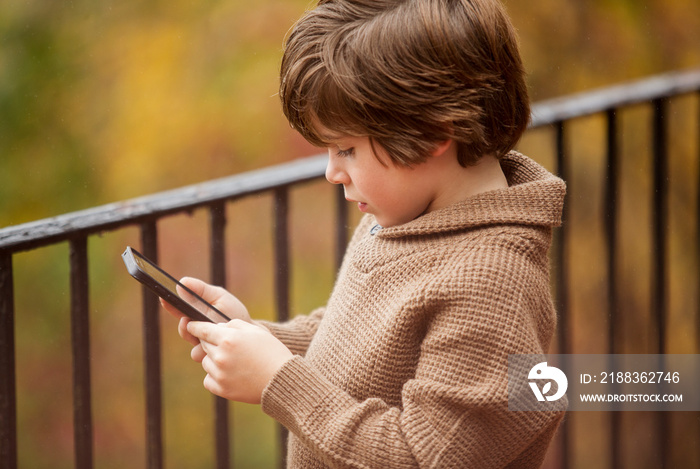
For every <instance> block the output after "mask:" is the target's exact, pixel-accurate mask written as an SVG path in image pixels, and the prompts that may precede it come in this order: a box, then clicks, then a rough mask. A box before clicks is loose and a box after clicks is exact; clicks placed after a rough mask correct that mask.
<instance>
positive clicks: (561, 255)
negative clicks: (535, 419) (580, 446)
mask: <svg viewBox="0 0 700 469" xmlns="http://www.w3.org/2000/svg"><path fill="white" fill-rule="evenodd" d="M554 129H555V145H556V169H555V171H556V173H557V174H558V175H559V177H561V178H562V179H563V180H564V181H566V183H567V185H568V191H570V190H571V186H570V181H569V178H568V175H569V163H568V158H567V155H566V132H565V125H564V121H559V122H557V123H556V124H555V125H554ZM568 207H569V204H568V203H567V202H566V201H565V203H564V209H563V212H562V226H561V227H559V228H558V230H557V231H558V232H557V235H556V236H555V239H554V246H553V248H554V256H555V271H556V298H557V311H558V315H559V326H558V328H559V334H558V335H557V346H558V349H559V353H560V354H568V353H570V350H569V348H570V344H569V337H568V334H569V320H570V318H569V287H568V283H569V278H568V270H567V263H566V253H567V246H568V238H569V229H568V225H567V222H568V218H569V217H568V214H569V208H568ZM571 418H572V417H571V415H569V416H567V418H566V419H565V420H564V422H563V424H562V426H561V430H560V432H559V433H560V439H561V461H560V464H559V467H561V468H562V469H568V467H569V466H570V457H571V448H570V444H569V439H570V438H569V433H570V431H571Z"/></svg>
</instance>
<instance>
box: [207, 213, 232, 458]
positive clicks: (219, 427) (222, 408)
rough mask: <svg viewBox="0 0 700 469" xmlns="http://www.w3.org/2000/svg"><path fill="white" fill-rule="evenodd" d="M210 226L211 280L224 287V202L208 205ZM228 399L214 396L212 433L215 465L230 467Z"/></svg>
mask: <svg viewBox="0 0 700 469" xmlns="http://www.w3.org/2000/svg"><path fill="white" fill-rule="evenodd" d="M209 216H210V226H211V243H210V249H211V262H210V266H211V281H212V283H213V284H214V285H219V286H221V287H226V241H225V234H226V204H225V203H224V202H219V203H217V204H214V205H212V206H211V207H210V212H209ZM228 410H229V406H228V401H227V400H226V399H224V398H222V397H219V396H214V435H215V450H216V467H217V468H218V469H227V468H229V467H231V465H230V461H231V455H230V445H229V438H230V436H229V432H230V430H229V422H228Z"/></svg>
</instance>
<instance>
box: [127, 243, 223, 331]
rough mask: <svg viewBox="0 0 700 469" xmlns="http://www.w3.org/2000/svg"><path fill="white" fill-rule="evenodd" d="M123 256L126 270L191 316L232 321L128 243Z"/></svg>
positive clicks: (217, 320)
mask: <svg viewBox="0 0 700 469" xmlns="http://www.w3.org/2000/svg"><path fill="white" fill-rule="evenodd" d="M122 259H123V260H124V264H125V265H126V270H128V271H129V273H130V274H131V276H132V277H134V278H135V279H136V280H138V281H139V282H141V283H142V284H144V285H146V287H148V288H149V289H150V290H151V291H152V292H153V293H155V294H156V295H158V296H159V297H161V298H163V299H164V300H165V301H167V302H168V303H170V304H171V305H173V306H175V307H176V308H177V309H179V310H180V311H182V312H183V313H184V314H185V315H186V316H187V317H189V318H190V319H192V320H194V321H209V322H213V323H220V322H229V321H230V320H231V319H230V318H229V317H228V316H226V315H225V314H224V313H222V312H221V311H219V310H218V309H216V308H215V307H214V306H212V305H211V304H209V303H207V302H206V301H205V300H204V299H203V298H202V297H200V296H199V295H197V294H196V293H195V292H193V291H192V290H190V289H189V288H187V287H186V286H184V285H183V284H182V283H180V282H178V281H177V280H175V278H174V277H173V276H171V275H170V274H168V273H167V272H166V271H164V270H163V269H161V268H160V267H158V266H157V265H155V264H154V263H153V262H151V261H150V260H148V259H147V258H146V257H144V256H143V255H142V254H141V253H140V252H138V251H137V250H136V249H134V248H132V247H131V246H127V248H126V251H124V254H122Z"/></svg>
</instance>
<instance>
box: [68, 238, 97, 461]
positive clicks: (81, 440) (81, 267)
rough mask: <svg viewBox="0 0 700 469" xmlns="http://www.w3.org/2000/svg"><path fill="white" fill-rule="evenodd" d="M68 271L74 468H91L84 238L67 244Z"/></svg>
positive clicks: (87, 286)
mask: <svg viewBox="0 0 700 469" xmlns="http://www.w3.org/2000/svg"><path fill="white" fill-rule="evenodd" d="M70 271H71V272H70V292H71V300H70V304H71V308H70V309H71V335H72V339H71V343H72V349H73V415H74V422H73V432H74V437H75V441H74V444H75V466H76V467H77V468H78V469H84V468H85V469H86V468H91V467H93V456H92V454H93V441H92V396H91V392H90V315H89V299H88V288H89V280H88V254H87V238H85V237H81V238H76V239H73V240H71V241H70Z"/></svg>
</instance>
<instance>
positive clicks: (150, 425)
mask: <svg viewBox="0 0 700 469" xmlns="http://www.w3.org/2000/svg"><path fill="white" fill-rule="evenodd" d="M141 249H142V251H143V254H144V256H146V257H148V258H149V259H151V260H152V261H153V262H156V263H157V262H158V230H157V226H156V222H155V221H148V222H145V223H143V224H142V225H141ZM142 299H143V347H144V356H145V358H144V361H145V363H144V372H145V382H146V459H147V465H146V467H147V468H148V469H161V468H162V467H163V403H162V389H161V388H162V383H161V357H160V318H159V316H158V311H159V307H160V305H159V301H158V297H157V296H156V295H154V294H153V293H151V291H150V290H148V289H147V288H146V287H145V286H144V287H143V288H142Z"/></svg>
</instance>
